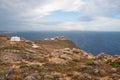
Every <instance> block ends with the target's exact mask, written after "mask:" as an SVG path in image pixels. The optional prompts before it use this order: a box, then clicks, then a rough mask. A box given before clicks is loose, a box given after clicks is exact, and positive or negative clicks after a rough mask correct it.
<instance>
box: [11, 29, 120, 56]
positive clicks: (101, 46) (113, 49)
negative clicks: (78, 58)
mask: <svg viewBox="0 0 120 80" xmlns="http://www.w3.org/2000/svg"><path fill="white" fill-rule="evenodd" d="M9 35H10V36H20V37H24V38H26V39H29V40H44V39H45V38H52V37H56V36H64V37H66V38H67V39H69V40H71V41H73V42H74V43H75V44H76V45H77V46H78V47H79V48H80V49H83V50H85V51H86V52H88V53H92V54H94V55H97V54H99V53H102V52H104V53H106V54H110V55H120V32H95V31H36V32H35V31H28V32H13V33H9Z"/></svg>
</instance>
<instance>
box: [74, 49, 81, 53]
mask: <svg viewBox="0 0 120 80" xmlns="http://www.w3.org/2000/svg"><path fill="white" fill-rule="evenodd" d="M72 52H73V53H80V49H76V48H73V49H72Z"/></svg>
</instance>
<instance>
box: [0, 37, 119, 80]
mask: <svg viewBox="0 0 120 80" xmlns="http://www.w3.org/2000/svg"><path fill="white" fill-rule="evenodd" d="M33 43H34V44H36V45H37V46H39V47H38V48H32V47H31V46H32V44H33ZM0 80H120V56H117V55H115V56H111V55H108V54H105V53H100V54H98V55H97V56H94V55H92V54H90V53H87V52H85V51H83V50H81V49H80V48H78V47H77V46H76V45H75V44H74V43H73V42H72V41H69V40H42V41H41V40H40V41H28V40H25V39H22V41H21V42H10V37H8V36H0Z"/></svg>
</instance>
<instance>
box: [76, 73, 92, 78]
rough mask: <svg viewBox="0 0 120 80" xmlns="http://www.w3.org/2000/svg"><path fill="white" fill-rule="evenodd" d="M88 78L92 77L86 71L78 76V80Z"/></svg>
mask: <svg viewBox="0 0 120 80" xmlns="http://www.w3.org/2000/svg"><path fill="white" fill-rule="evenodd" d="M89 79H92V77H91V76H90V75H89V74H87V73H84V74H82V75H80V76H79V77H78V80H89Z"/></svg>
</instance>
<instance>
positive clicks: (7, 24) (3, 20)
mask: <svg viewBox="0 0 120 80" xmlns="http://www.w3.org/2000/svg"><path fill="white" fill-rule="evenodd" d="M119 3H120V0H29V1H28V0H0V30H7V31H49V30H50V31H51V30H52V31H70V30H81V31H120V4H119Z"/></svg>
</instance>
